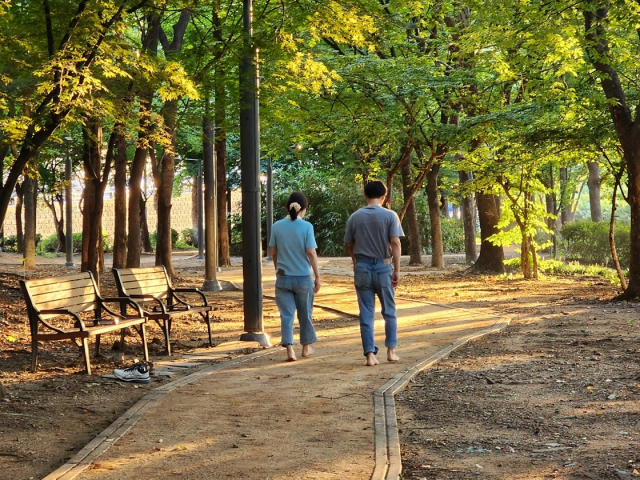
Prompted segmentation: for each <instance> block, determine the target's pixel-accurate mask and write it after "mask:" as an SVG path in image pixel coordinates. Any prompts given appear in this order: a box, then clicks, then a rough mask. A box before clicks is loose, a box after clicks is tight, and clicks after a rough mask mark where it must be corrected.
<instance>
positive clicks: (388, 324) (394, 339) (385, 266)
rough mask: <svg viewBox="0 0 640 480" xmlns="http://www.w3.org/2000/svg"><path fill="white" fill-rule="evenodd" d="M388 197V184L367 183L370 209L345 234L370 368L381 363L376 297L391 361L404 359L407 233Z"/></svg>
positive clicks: (359, 213)
mask: <svg viewBox="0 0 640 480" xmlns="http://www.w3.org/2000/svg"><path fill="white" fill-rule="evenodd" d="M386 196H387V187H386V186H385V185H384V183H382V182H379V181H377V180H375V181H372V182H369V183H367V185H366V186H365V187H364V198H365V200H366V201H367V206H366V207H363V208H361V209H359V210H358V211H356V212H354V213H353V214H352V215H351V216H350V217H349V220H348V221H347V227H346V230H345V234H344V242H345V243H346V245H347V250H348V251H349V255H350V256H351V260H352V261H353V272H354V274H353V283H354V285H355V287H356V293H357V295H358V306H359V307H360V337H361V338H362V347H363V350H364V355H365V357H366V358H367V363H366V364H367V366H370V367H372V366H374V365H378V363H379V362H378V360H377V359H376V354H377V353H378V347H376V346H375V341H374V320H373V319H374V314H375V301H376V295H377V297H378V299H379V300H380V305H381V306H382V317H383V318H384V333H385V341H384V344H385V346H386V347H387V361H389V362H397V361H398V360H400V358H398V356H397V355H396V352H395V349H396V346H397V343H398V322H397V318H396V303H395V298H394V289H395V288H396V287H397V286H398V282H399V281H400V237H403V236H404V232H403V231H402V227H401V226H400V219H399V218H398V215H397V214H396V213H395V212H394V211H393V210H388V209H386V208H383V207H382V203H383V202H384V199H385V197H386ZM392 263H393V269H392V268H391V265H392Z"/></svg>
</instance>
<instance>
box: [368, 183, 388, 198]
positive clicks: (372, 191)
mask: <svg viewBox="0 0 640 480" xmlns="http://www.w3.org/2000/svg"><path fill="white" fill-rule="evenodd" d="M364 194H365V195H366V196H367V197H368V198H381V197H384V196H385V195H386V194H387V186H386V185H385V184H384V183H382V182H381V181H380V180H372V181H371V182H369V183H367V184H366V185H365V186H364Z"/></svg>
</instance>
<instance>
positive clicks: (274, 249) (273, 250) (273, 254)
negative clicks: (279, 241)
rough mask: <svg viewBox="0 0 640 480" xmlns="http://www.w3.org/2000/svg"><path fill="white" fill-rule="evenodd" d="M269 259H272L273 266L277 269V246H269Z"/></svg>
mask: <svg viewBox="0 0 640 480" xmlns="http://www.w3.org/2000/svg"><path fill="white" fill-rule="evenodd" d="M270 253H271V259H272V260H273V268H275V269H276V270H277V269H278V247H271V251H270Z"/></svg>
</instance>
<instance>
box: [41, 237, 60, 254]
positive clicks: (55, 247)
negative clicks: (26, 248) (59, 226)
mask: <svg viewBox="0 0 640 480" xmlns="http://www.w3.org/2000/svg"><path fill="white" fill-rule="evenodd" d="M58 251H60V242H58V235H57V234H55V233H52V234H51V235H49V236H48V237H47V238H44V239H42V240H41V241H40V242H39V243H38V244H37V246H36V252H37V253H38V255H42V254H44V253H54V252H58Z"/></svg>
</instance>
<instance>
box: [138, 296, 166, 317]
mask: <svg viewBox="0 0 640 480" xmlns="http://www.w3.org/2000/svg"><path fill="white" fill-rule="evenodd" d="M129 298H132V299H136V298H138V299H140V300H155V301H156V302H158V304H159V305H160V309H161V310H162V313H167V307H165V305H164V302H163V301H162V300H160V299H159V298H158V297H156V296H155V295H151V294H150V293H136V294H133V295H129Z"/></svg>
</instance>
